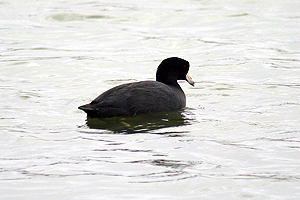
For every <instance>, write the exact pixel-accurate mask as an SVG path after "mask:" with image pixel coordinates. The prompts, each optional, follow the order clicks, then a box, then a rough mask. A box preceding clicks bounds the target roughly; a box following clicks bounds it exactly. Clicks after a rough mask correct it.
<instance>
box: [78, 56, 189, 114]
mask: <svg viewBox="0 0 300 200" xmlns="http://www.w3.org/2000/svg"><path fill="white" fill-rule="evenodd" d="M189 66H190V65H189V62H188V61H186V60H183V59H181V58H177V57H172V58H167V59H165V60H163V61H162V62H161V64H160V65H159V66H158V68H157V71H156V81H140V82H134V83H127V84H122V85H119V86H116V87H114V88H111V89H110V90H107V91H106V92H104V93H102V94H101V95H99V96H98V97H97V98H96V99H94V100H93V101H92V102H91V103H90V104H86V105H83V106H80V107H78V108H79V109H80V110H83V111H84V112H86V113H87V116H88V117H91V118H105V117H114V116H133V115H138V114H144V113H150V112H159V111H172V110H176V109H179V108H183V107H185V104H186V98H185V94H184V92H183V90H182V89H181V87H180V86H179V84H178V83H177V80H186V81H187V82H188V83H189V84H191V85H192V86H194V81H193V79H192V77H191V76H190V73H189Z"/></svg>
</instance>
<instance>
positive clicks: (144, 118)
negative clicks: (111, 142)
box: [86, 110, 191, 133]
mask: <svg viewBox="0 0 300 200" xmlns="http://www.w3.org/2000/svg"><path fill="white" fill-rule="evenodd" d="M190 121H191V120H190V119H189V115H187V114H186V112H183V110H179V111H170V112H158V113H148V114H143V115H137V116H133V117H111V118H101V119H100V118H87V122H86V124H87V126H88V127H89V128H93V129H105V130H109V131H113V132H115V133H139V132H148V131H151V130H155V129H160V128H166V127H176V126H183V125H187V124H190Z"/></svg>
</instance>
